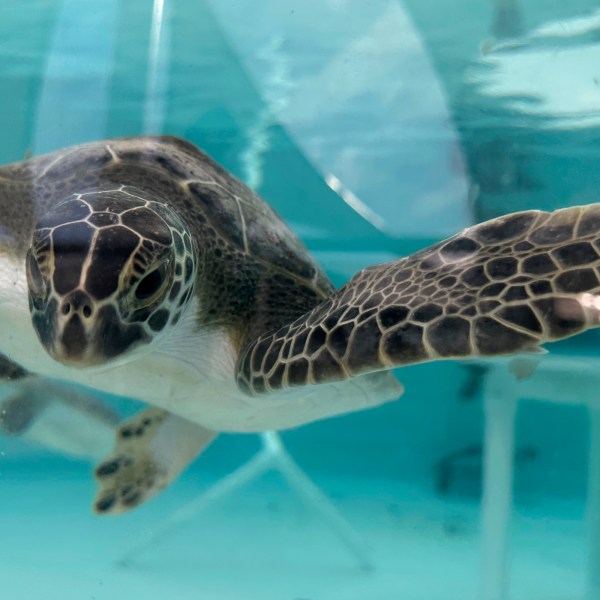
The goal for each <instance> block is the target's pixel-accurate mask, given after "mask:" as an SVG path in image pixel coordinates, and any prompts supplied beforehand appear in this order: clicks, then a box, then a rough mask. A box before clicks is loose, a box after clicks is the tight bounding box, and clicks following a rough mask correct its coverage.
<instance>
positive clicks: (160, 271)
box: [135, 265, 167, 300]
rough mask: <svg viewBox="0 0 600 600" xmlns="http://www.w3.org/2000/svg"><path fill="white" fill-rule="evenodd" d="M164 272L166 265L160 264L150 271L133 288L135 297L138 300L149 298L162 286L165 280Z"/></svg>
mask: <svg viewBox="0 0 600 600" xmlns="http://www.w3.org/2000/svg"><path fill="white" fill-rule="evenodd" d="M166 272H167V267H166V265H161V266H160V267H158V268H156V269H154V271H150V273H148V275H146V276H145V277H144V278H143V279H142V280H141V281H140V282H139V283H138V285H137V287H136V288H135V297H136V298H137V299H138V300H148V299H149V298H152V296H154V295H155V294H156V293H157V292H159V291H160V289H161V288H162V286H163V283H164V282H165V275H166Z"/></svg>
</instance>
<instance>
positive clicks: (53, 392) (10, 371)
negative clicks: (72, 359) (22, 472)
mask: <svg viewBox="0 0 600 600" xmlns="http://www.w3.org/2000/svg"><path fill="white" fill-rule="evenodd" d="M0 384H1V385H0V433H1V434H4V435H6V436H14V437H17V436H18V437H21V438H22V439H24V440H27V441H28V442H33V443H35V444H38V445H42V446H44V447H46V448H51V449H52V450H55V451H58V452H60V453H62V454H69V455H72V456H77V457H80V458H89V459H92V460H97V459H98V458H99V457H100V456H102V455H104V454H105V453H106V452H107V450H108V449H109V448H110V443H111V441H112V438H113V436H114V432H115V430H116V428H117V424H118V422H119V418H118V416H117V414H116V413H115V412H114V411H112V410H111V409H110V408H109V407H108V406H106V405H105V404H104V403H102V402H101V401H100V400H99V399H98V398H96V397H95V396H93V395H92V394H91V393H89V392H87V391H86V390H85V389H82V388H80V387H76V386H73V385H70V384H68V383H63V382H60V381H54V380H51V379H47V378H45V377H39V376H38V375H36V374H34V373H31V372H29V371H27V370H26V369H24V368H23V367H21V366H20V365H19V364H17V363H16V362H14V361H13V360H11V359H9V358H8V357H7V356H5V355H4V354H0Z"/></svg>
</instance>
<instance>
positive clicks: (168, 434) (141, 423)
mask: <svg viewBox="0 0 600 600" xmlns="http://www.w3.org/2000/svg"><path fill="white" fill-rule="evenodd" d="M215 436H216V433H215V432H214V431H210V430H208V429H204V428H203V427H201V426H200V425H196V424H194V423H191V422H190V421H187V420H185V419H182V418H180V417H177V416H175V415H173V414H171V413H169V412H166V411H164V410H161V409H158V408H147V409H145V410H143V411H142V412H140V413H139V414H137V415H135V416H133V417H132V418H131V419H129V420H127V421H125V423H123V424H122V425H121V427H120V428H119V431H118V432H117V437H116V442H115V447H114V449H113V453H112V454H111V455H110V456H109V457H108V458H107V459H106V460H104V461H103V462H102V463H100V464H99V465H98V467H96V471H95V474H96V479H97V480H98V483H99V484H100V489H99V490H98V494H97V496H96V501H95V503H94V510H95V511H96V512H97V513H99V514H118V513H122V512H125V511H128V510H130V509H132V508H135V507H136V506H139V505H140V504H142V503H143V502H145V501H146V500H148V499H150V498H152V497H153V496H155V495H156V494H158V493H159V492H160V491H161V490H163V489H164V488H165V487H166V486H167V485H168V484H169V483H171V481H173V479H175V478H176V477H177V476H178V475H179V474H180V473H181V471H183V469H184V468H185V467H187V466H188V465H189V464H190V462H191V461H192V460H193V459H194V458H195V457H196V456H197V455H198V454H199V453H200V452H201V451H202V450H204V448H206V447H207V446H208V444H209V443H210V442H211V441H212V440H213V439H214V438H215Z"/></svg>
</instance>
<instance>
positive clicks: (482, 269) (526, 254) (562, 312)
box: [237, 204, 600, 394]
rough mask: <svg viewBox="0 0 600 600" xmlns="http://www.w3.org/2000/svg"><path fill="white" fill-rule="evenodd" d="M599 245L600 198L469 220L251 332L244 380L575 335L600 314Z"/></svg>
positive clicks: (318, 379)
mask: <svg viewBox="0 0 600 600" xmlns="http://www.w3.org/2000/svg"><path fill="white" fill-rule="evenodd" d="M599 252H600V204H592V205H589V206H581V207H574V208H566V209H561V210H557V211H554V212H542V211H527V212H522V213H514V214H511V215H507V216H503V217H499V218H497V219H493V220H491V221H487V222H485V223H481V224H479V225H475V226H473V227H469V228H467V229H465V230H464V231H462V232H461V233H459V234H458V235H456V236H454V237H452V238H450V239H448V240H445V241H443V242H440V243H438V244H435V245H433V246H431V247H429V248H427V249H425V250H422V251H421V252H418V253H416V254H413V255H412V256H409V257H407V258H403V259H400V260H397V261H394V262H391V263H387V264H382V265H376V266H373V267H369V268H368V269H365V270H363V271H361V272H360V273H358V274H357V275H356V276H355V277H353V278H352V279H351V280H350V281H349V282H348V283H347V284H346V285H345V286H344V287H342V288H341V289H340V290H338V292H337V293H335V294H333V295H332V296H331V297H330V298H329V299H327V300H326V301H324V302H323V303H321V304H320V305H318V306H317V307H316V308H314V309H313V310H312V311H310V312H309V313H307V314H306V315H304V316H303V317H301V318H300V319H298V320H296V321H294V322H293V323H290V324H289V325H286V326H284V327H282V328H280V329H279V330H277V331H275V332H274V333H266V334H263V335H261V336H260V337H258V339H256V340H254V341H252V342H250V343H249V344H248V345H247V346H246V347H245V349H244V350H243V351H242V353H241V354H240V356H239V358H238V363H237V377H238V384H239V385H240V387H241V388H242V389H243V390H244V391H246V392H248V393H250V394H258V393H261V392H264V391H271V390H278V389H284V388H288V387H293V386H300V385H305V384H309V383H322V382H330V381H336V380H342V379H345V378H347V377H350V376H354V375H360V374H362V373H366V372H369V371H377V370H383V369H388V368H391V367H395V366H401V365H408V364H411V363H418V362H424V361H430V360H438V359H447V358H467V357H474V356H493V355H508V354H515V353H520V352H523V351H531V350H534V349H536V348H538V347H539V345H540V344H542V343H544V342H548V341H554V340H558V339H561V338H566V337H570V336H572V335H575V334H576V333H579V332H581V331H583V330H585V329H587V328H590V327H596V326H598V321H599V319H598V309H597V308H594V306H596V305H597V304H598V303H597V302H595V296H596V295H597V294H600V281H599V276H598V275H599V272H600V256H599ZM594 303H595V304H594ZM592 305H594V306H592Z"/></svg>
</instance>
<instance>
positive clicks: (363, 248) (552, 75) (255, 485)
mask: <svg viewBox="0 0 600 600" xmlns="http://www.w3.org/2000/svg"><path fill="white" fill-rule="evenodd" d="M597 10H598V9H597V3H596V2H593V1H591V0H588V1H585V0H577V1H571V2H569V3H566V2H559V1H555V2H552V1H546V2H542V1H541V0H537V1H535V2H529V3H525V2H518V1H517V0H496V1H495V2H491V1H490V2H479V1H475V0H460V1H459V2H452V3H450V2H443V1H442V0H436V1H434V0H429V1H426V2H424V1H421V0H410V1H406V2H392V1H385V2H384V1H378V0H375V1H372V2H369V3H366V2H365V3H363V2H359V1H358V0H355V1H352V0H329V1H327V2H322V1H321V2H317V1H316V0H315V1H310V2H303V3H301V5H300V4H299V3H295V2H291V1H288V0H270V1H262V2H260V3H251V2H239V1H236V2H234V1H233V0H222V1H217V0H214V1H210V0H204V1H196V2H192V1H191V0H176V1H175V0H174V1H170V0H165V1H164V4H163V3H162V2H155V3H154V5H153V4H152V3H151V2H141V1H139V0H130V1H128V2H125V1H119V0H106V1H104V2H102V3H97V2H91V1H88V0H63V1H57V0H56V1H53V2H43V1H41V0H39V1H33V2H28V3H27V5H26V8H25V4H23V7H22V8H21V7H20V5H16V4H13V5H9V4H8V3H3V4H0V58H1V60H0V90H2V93H1V94H0V109H1V110H0V130H1V131H2V133H3V136H2V139H3V143H2V144H0V163H2V164H3V163H7V162H11V161H16V160H21V159H23V158H25V157H27V156H30V155H31V154H39V153H42V152H45V151H49V150H53V149H56V148H60V147H64V146H67V145H70V144H75V143H80V142H83V141H88V140H94V139H101V138H109V137H117V136H126V135H140V134H143V133H169V134H174V135H179V136H182V137H185V138H187V139H189V140H190V141H192V142H194V143H195V144H197V145H198V146H200V147H201V148H203V149H204V150H205V151H207V152H208V153H209V154H211V155H212V156H213V157H214V158H215V159H217V160H218V161H219V162H220V163H221V164H223V165H224V166H225V167H226V168H228V169H229V170H230V171H232V172H233V173H234V174H236V175H237V176H239V177H240V178H242V179H244V180H245V181H247V182H248V183H249V184H250V185H252V186H254V187H256V189H257V190H258V191H259V192H260V194H261V195H262V196H263V197H264V198H265V199H266V200H267V201H268V202H269V203H270V204H271V205H272V206H273V207H274V208H275V209H276V210H277V211H278V212H279V213H280V214H281V215H282V216H283V217H284V219H285V220H286V221H287V222H288V223H290V225H291V226H292V228H293V229H294V230H295V231H296V232H297V233H298V235H299V236H300V237H301V238H302V239H303V240H304V242H305V243H306V244H307V246H308V247H309V249H310V250H311V251H312V252H313V253H314V254H315V256H316V257H317V258H318V259H319V260H320V261H321V263H322V264H323V266H324V267H325V268H326V269H327V271H328V273H329V274H330V275H331V277H332V278H333V280H334V281H335V283H336V284H342V283H343V282H344V281H345V280H347V279H348V278H349V277H350V276H351V275H352V274H354V273H355V272H356V271H358V270H359V269H360V268H362V267H364V266H366V265H369V264H374V263H377V262H382V261H386V260H391V259H393V258H395V257H399V256H402V255H406V254H409V253H411V252H413V251H415V250H417V249H419V248H421V247H424V246H426V245H428V244H429V243H431V242H433V241H435V240H437V239H440V238H442V237H445V236H448V235H451V234H452V233H454V232H455V231H458V230H459V229H460V228H462V227H464V226H467V225H468V224H471V223H473V222H477V221H480V220H483V219H486V218H491V217H495V216H497V215H500V214H504V213H506V212H510V211H514V210H521V209H526V208H543V209H552V208H558V207H561V206H569V205H575V204H580V203H586V202H591V201H594V200H596V199H597V189H598V184H599V183H600V182H599V181H598V177H599V173H600V171H599V170H598V169H597V166H596V165H597V164H598V160H597V159H598V154H599V153H600V145H599V140H600V135H599V134H600V130H599V125H600V87H599V85H598V81H597V79H598V78H599V77H600V73H598V68H597V65H598V64H599V63H598V60H597V59H598V56H597V54H598V53H600V50H599V48H600V46H599V45H598V30H600V16H599V14H598V12H597ZM562 81H564V83H563V84H561V82H562ZM0 335H5V334H4V333H0ZM597 340H598V337H597V334H594V333H591V334H588V335H584V336H580V337H578V338H576V339H575V340H572V341H569V342H567V343H564V344H557V345H554V346H552V347H550V349H551V357H552V358H551V359H548V358H544V359H543V360H546V361H548V360H556V361H557V362H546V363H544V362H542V363H541V364H542V366H541V367H540V368H539V369H538V372H536V374H535V376H534V379H533V380H532V381H533V382H534V386H533V387H535V386H537V388H536V390H534V392H535V393H534V392H531V391H528V392H527V393H525V394H524V396H523V398H522V401H521V402H519V406H518V413H517V416H516V422H515V432H516V433H515V461H514V465H515V471H514V503H513V505H512V508H511V515H512V519H511V525H510V541H509V555H510V569H509V572H510V577H509V578H508V580H507V581H508V583H506V588H505V589H504V590H501V589H500V587H499V586H498V585H493V586H492V588H493V592H491V593H490V592H489V591H488V592H486V590H489V587H486V583H485V581H484V582H482V580H485V579H486V578H488V580H489V577H490V575H489V570H488V571H486V569H485V568H484V567H483V566H482V564H483V565H485V564H486V560H485V556H488V555H487V554H486V553H485V551H484V544H483V542H482V537H483V533H484V531H483V528H482V526H481V516H482V504H481V486H482V481H481V465H482V451H481V448H482V446H483V444H484V440H485V435H484V421H485V411H484V397H485V395H486V390H488V389H489V382H490V381H493V377H494V376H496V375H494V373H495V371H494V369H495V367H494V366H493V365H491V364H490V365H486V366H483V367H481V366H479V365H476V366H473V365H465V364H458V363H455V362H448V363H437V364H426V365H418V366H414V367H406V368H404V369H401V370H398V371H397V375H398V377H399V379H400V380H401V381H402V383H403V384H404V386H405V388H406V393H405V395H404V396H403V397H402V399H401V400H400V401H398V402H395V403H391V404H388V405H386V406H383V407H380V408H377V409H375V410H371V411H369V412H364V413H361V414H353V415H348V416H344V417H339V418H336V419H332V420H327V421H323V422H318V423H313V424H311V425H308V426H305V427H302V428H299V429H296V430H292V431H288V432H285V433H283V435H282V438H283V440H284V442H285V444H286V447H287V448H288V450H289V451H290V453H291V455H292V456H293V457H294V458H295V460H296V461H297V463H298V464H299V465H300V467H301V468H302V469H304V471H305V472H306V473H307V474H308V476H309V477H310V478H312V480H314V482H315V483H316V484H318V486H320V488H321V489H322V490H323V492H324V493H325V494H327V496H328V497H329V498H330V499H331V501H332V502H333V505H334V506H335V507H336V509H337V510H339V514H341V515H343V517H344V518H345V520H346V521H347V522H348V523H349V524H350V526H351V527H352V528H353V530H354V532H355V533H356V535H357V536H358V538H360V539H361V540H362V542H359V543H358V546H359V548H360V551H359V552H358V553H359V554H360V555H361V557H362V558H361V559H360V560H358V559H357V556H356V553H357V552H356V551H354V552H353V551H352V550H351V548H350V549H349V548H348V545H347V544H345V543H344V542H343V540H341V539H340V538H339V536H338V535H337V534H336V533H335V532H334V531H332V530H331V529H330V528H329V527H328V525H327V520H326V519H323V518H322V516H320V515H319V514H318V512H316V511H315V510H313V509H311V508H310V503H308V504H307V502H306V501H305V499H303V497H302V496H301V495H299V494H298V493H297V492H296V491H295V490H294V488H293V486H290V484H289V482H288V481H286V480H285V478H284V477H283V476H282V475H281V474H280V473H278V472H277V471H270V472H268V473H266V474H264V475H259V476H257V477H255V478H252V479H251V480H250V481H249V482H247V483H246V484H245V485H243V486H241V487H239V488H236V489H234V490H232V491H231V493H229V494H226V495H224V496H223V497H219V498H217V499H216V500H215V501H214V503H210V504H209V505H207V506H205V507H202V508H203V510H202V511H199V512H198V514H197V515H191V514H190V515H189V518H187V517H188V515H186V514H183V513H181V512H180V511H181V509H182V508H183V507H186V506H188V505H189V503H193V502H194V500H195V499H196V498H198V497H202V496H201V495H202V494H203V493H205V492H206V491H207V490H210V489H213V490H214V488H211V486H212V485H219V482H220V481H222V480H223V478H224V477H227V476H228V475H229V474H231V473H232V472H234V471H235V470H236V469H237V468H239V467H240V466H241V465H243V464H244V463H245V462H246V461H248V460H250V459H251V458H252V456H253V455H254V454H255V453H256V452H257V451H258V450H259V448H260V444H261V439H260V438H259V437H258V436H254V435H252V436H242V435H223V436H221V437H220V438H219V439H218V440H217V441H216V442H215V443H214V444H213V445H212V446H211V447H210V448H209V449H208V451H207V452H206V453H204V454H203V455H202V456H201V457H200V458H199V459H198V460H197V461H196V462H195V463H194V464H193V465H192V467H191V468H190V469H188V470H187V471H186V472H185V474H184V475H183V476H182V477H181V478H180V479H179V480H178V481H177V482H175V483H174V484H173V485H172V486H171V487H170V488H169V489H168V490H166V491H165V492H164V493H163V494H161V495H160V496H159V497H158V498H156V499H155V500H153V501H152V502H150V503H148V504H147V505H144V506H142V507H141V508H140V509H138V510H136V511H133V512H132V513H131V514H128V515H125V516H122V517H118V518H99V517H95V516H93V515H92V514H91V510H90V506H91V503H92V500H93V495H94V489H95V488H94V482H93V477H92V465H91V463H90V462H88V461H86V460H83V459H80V458H76V457H66V456H64V455H63V454H61V453H55V452H52V451H51V450H50V449H48V448H47V447H43V446H40V445H35V444H30V443H27V442H26V441H23V440H22V439H7V438H3V439H0V485H1V488H2V494H0V531H1V532H2V542H1V545H0V595H1V597H2V598H10V599H18V600H21V599H23V600H33V599H38V598H42V597H43V598H45V599H49V600H54V599H56V600H71V599H73V600H76V599H77V600H79V599H82V598H95V599H97V600H105V599H120V598H126V597H131V596H132V595H133V596H136V597H137V596H139V597H145V598H147V599H153V598H164V597H174V598H179V599H182V600H184V599H185V600H187V599H199V598H201V599H203V600H213V599H214V600H228V599H235V600H254V599H258V598H260V599H261V600H263V599H264V600H271V599H273V600H353V599H355V598H356V599H358V598H360V599H364V598H368V599H373V600H388V599H389V600H392V599H402V600H404V599H407V600H416V599H421V598H422V599H423V600H437V599H440V600H441V599H443V600H454V599H456V600H469V599H473V600H474V599H476V598H478V599H479V598H484V600H500V599H501V598H511V599H512V598H514V599H523V600H536V599H540V600H541V599H544V600H554V599H556V600H559V599H560V600H564V599H567V598H569V599H572V598H584V597H586V596H585V594H586V593H588V597H589V598H594V597H600V595H599V596H594V595H593V592H586V590H589V589H590V587H589V585H590V584H589V583H586V582H589V581H590V578H591V575H590V573H592V572H594V568H593V567H594V564H595V563H594V560H593V559H594V557H595V555H594V553H593V552H591V554H590V552H589V551H588V542H587V539H588V534H589V531H590V528H589V522H587V521H586V519H585V511H586V498H587V492H588V483H587V480H588V464H590V460H589V458H590V452H589V447H590V436H589V421H590V419H589V415H590V411H589V408H588V406H586V403H588V402H591V401H592V400H593V396H594V394H593V392H594V385H595V382H594V379H593V377H592V376H589V373H590V372H592V373H593V371H594V369H595V368H596V364H597V363H596V362H595V361H596V360H597V358H596V357H597V345H596V344H597ZM544 364H547V365H549V367H548V371H556V369H559V370H560V365H561V364H564V365H567V364H568V365H569V367H568V369H567V372H566V373H565V375H564V380H565V381H567V382H572V386H571V388H572V389H575V390H576V392H575V393H574V395H573V398H571V397H569V398H568V399H567V398H566V397H563V396H560V395H557V394H556V393H554V392H555V390H554V389H549V388H551V385H550V384H547V383H546V382H548V381H549V375H547V371H545V368H544V366H543V365H544ZM557 365H558V367H557ZM498 369H501V367H498ZM569 369H570V370H569ZM498 372H499V373H500V375H499V376H500V377H504V378H505V381H506V389H507V390H508V389H509V383H508V382H509V381H512V380H511V379H510V377H511V375H509V374H508V373H507V372H506V371H498ZM582 373H583V374H582ZM503 381H504V380H503ZM537 390H540V391H539V393H538V392H537ZM507 393H508V392H507ZM590 399H591V400H590ZM105 401H106V402H107V403H108V404H109V405H110V406H112V407H114V408H115V409H116V410H118V411H120V412H121V414H123V415H125V414H130V413H131V412H132V411H133V410H135V408H136V406H135V405H134V404H133V403H132V402H130V401H129V400H127V399H105ZM226 481H227V480H226ZM219 489H222V488H217V490H219ZM319 502H320V501H319ZM321 505H322V504H321ZM591 509H592V511H591V513H590V514H592V515H593V506H592V507H591ZM190 511H191V509H190ZM191 512H192V511H191ZM184 517H185V518H184ZM173 518H175V519H179V520H180V521H181V522H179V523H171V521H170V520H172V519H173ZM495 518H496V517H494V516H493V515H492V519H495ZM165 523H166V524H167V525H164V526H163V524H165ZM170 523H171V524H170ZM157 527H158V528H159V529H160V528H161V527H162V528H163V529H160V531H162V533H161V535H160V536H158V537H152V535H153V532H154V531H155V530H156V528H157ZM496 537H497V536H496ZM363 543H364V550H363V545H362V544H363ZM589 556H591V557H592V558H591V559H589ZM596 558H597V557H596ZM361 560H362V563H364V562H365V561H366V562H368V563H369V565H370V568H369V569H366V568H364V567H365V565H364V564H363V565H362V566H361ZM590 560H591V566H590V564H589V563H590ZM592 579H593V578H592ZM485 594H487V595H485ZM502 594H505V595H502ZM590 594H591V595H590Z"/></svg>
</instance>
